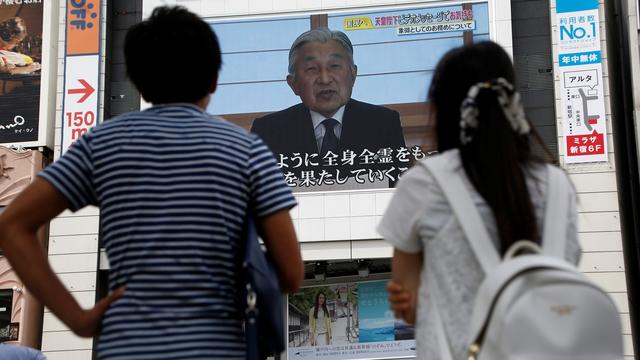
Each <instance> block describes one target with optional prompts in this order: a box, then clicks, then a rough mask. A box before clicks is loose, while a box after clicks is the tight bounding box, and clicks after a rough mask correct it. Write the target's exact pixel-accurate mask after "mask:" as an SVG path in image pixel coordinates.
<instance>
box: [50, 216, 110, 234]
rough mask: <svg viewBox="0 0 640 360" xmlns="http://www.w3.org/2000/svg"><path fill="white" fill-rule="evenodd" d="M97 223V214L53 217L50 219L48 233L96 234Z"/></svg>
mask: <svg viewBox="0 0 640 360" xmlns="http://www.w3.org/2000/svg"><path fill="white" fill-rule="evenodd" d="M98 223H99V218H98V217H97V216H75V217H63V218H55V219H53V221H51V225H50V228H49V234H50V235H51V236H60V235H85V234H97V233H98Z"/></svg>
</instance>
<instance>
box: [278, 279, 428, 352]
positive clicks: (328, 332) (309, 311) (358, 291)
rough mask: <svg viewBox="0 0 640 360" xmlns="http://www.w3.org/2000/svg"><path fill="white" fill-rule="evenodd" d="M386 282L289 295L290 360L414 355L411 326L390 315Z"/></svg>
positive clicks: (340, 285)
mask: <svg viewBox="0 0 640 360" xmlns="http://www.w3.org/2000/svg"><path fill="white" fill-rule="evenodd" d="M385 283H386V281H369V282H358V283H342V284H332V285H323V286H315V287H306V288H303V289H301V290H300V291H299V292H298V293H296V294H293V295H290V296H289V312H288V323H289V344H288V355H287V356H288V359H290V360H298V359H300V360H303V359H304V360H310V359H313V360H316V359H317V360H320V359H323V360H325V359H327V360H332V359H335V360H338V359H340V360H342V359H385V358H398V357H412V356H415V337H414V329H413V327H411V326H409V325H407V324H406V323H404V322H402V321H400V320H396V319H395V318H394V316H393V312H392V311H391V310H390V309H389V302H388V300H387V296H388V295H387V292H386V290H385Z"/></svg>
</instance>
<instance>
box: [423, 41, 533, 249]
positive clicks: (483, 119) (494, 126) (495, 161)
mask: <svg viewBox="0 0 640 360" xmlns="http://www.w3.org/2000/svg"><path fill="white" fill-rule="evenodd" d="M498 78H504V79H506V80H507V81H508V82H509V83H511V84H514V86H515V75H514V70H513V65H512V63H511V59H510V58H509V55H507V53H506V52H505V51H504V50H503V49H502V48H501V47H500V46H499V45H497V44H496V43H493V42H490V41H486V42H480V43H476V44H473V45H468V46H463V47H459V48H456V49H453V50H451V51H449V52H448V53H447V54H446V55H445V56H444V57H443V58H442V59H441V60H440V62H439V63H438V66H437V67H436V70H435V74H434V77H433V80H432V83H431V88H430V89H429V99H430V101H431V103H432V105H434V106H435V112H436V129H437V136H438V150H439V151H441V152H442V151H446V150H449V149H454V148H459V149H460V156H461V159H462V166H463V167H464V171H465V173H466V174H467V176H468V177H469V179H470V181H471V183H472V184H473V186H474V188H475V189H476V190H477V191H478V193H480V195H481V196H482V197H483V198H484V200H485V201H486V202H487V204H488V205H489V207H490V208H491V210H492V212H493V215H494V217H495V221H496V225H497V229H498V235H499V238H500V249H499V250H500V252H501V253H502V254H503V253H504V252H505V251H506V250H507V249H508V248H509V246H510V245H511V244H513V243H514V242H515V241H517V240H520V239H528V240H531V241H535V242H537V243H540V234H539V233H538V227H537V225H536V217H535V212H534V209H533V205H532V203H531V198H530V196H529V191H528V188H527V184H526V181H525V171H526V168H527V165H531V164H532V163H542V162H545V160H544V159H542V158H540V157H539V156H536V155H535V154H534V153H533V151H532V147H531V143H530V136H528V135H518V134H516V133H515V132H514V131H513V130H512V128H511V126H510V124H509V121H508V120H507V118H506V117H505V115H504V112H503V110H502V107H501V106H500V104H499V103H498V100H497V97H496V93H495V92H494V91H493V90H490V89H485V90H480V92H479V93H478V95H477V97H476V104H477V108H478V116H477V119H478V128H477V129H476V130H475V132H474V134H473V139H472V140H471V141H470V142H469V143H467V144H465V145H464V146H463V145H462V143H461V140H460V105H461V104H462V101H463V100H464V99H465V98H466V96H467V92H468V91H469V88H470V87H471V86H473V85H475V84H477V83H479V82H486V81H492V80H496V79H498ZM531 131H532V132H534V131H535V130H534V129H533V128H532V129H531ZM535 139H536V140H538V141H540V140H539V137H535ZM540 146H542V147H544V145H543V144H542V143H540Z"/></svg>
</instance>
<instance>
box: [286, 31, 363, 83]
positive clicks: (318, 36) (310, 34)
mask: <svg viewBox="0 0 640 360" xmlns="http://www.w3.org/2000/svg"><path fill="white" fill-rule="evenodd" d="M329 40H335V41H337V42H338V44H340V45H341V46H342V47H343V48H344V50H345V51H346V52H347V54H348V55H349V62H351V65H354V63H353V45H351V40H349V38H348V37H347V34H345V33H343V32H342V31H337V30H329V29H327V28H315V29H311V30H309V31H305V32H303V33H302V34H300V36H298V38H297V39H296V40H295V41H294V42H293V44H291V49H290V50H289V74H290V75H294V72H295V63H296V55H297V53H298V49H299V48H301V47H302V46H303V45H304V44H307V43H310V42H319V43H327V42H328V41H329Z"/></svg>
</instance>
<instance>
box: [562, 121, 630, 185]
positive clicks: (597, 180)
mask: <svg viewBox="0 0 640 360" xmlns="http://www.w3.org/2000/svg"><path fill="white" fill-rule="evenodd" d="M558 126H560V125H558ZM569 178H570V179H571V181H572V182H573V186H575V188H576V191H577V192H578V193H586V192H612V191H613V192H615V191H618V188H617V182H616V174H615V173H614V172H600V173H587V174H574V173H571V174H570V175H569Z"/></svg>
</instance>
